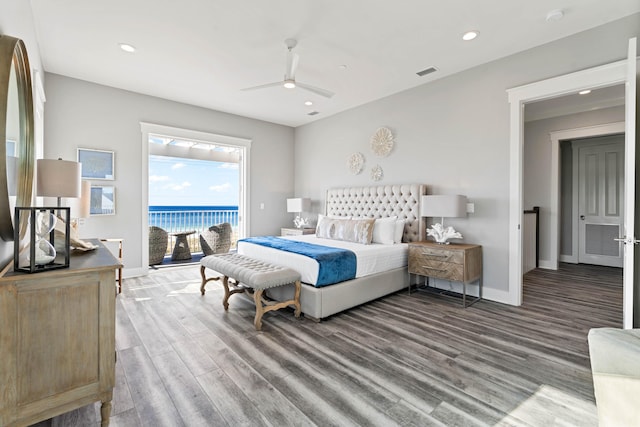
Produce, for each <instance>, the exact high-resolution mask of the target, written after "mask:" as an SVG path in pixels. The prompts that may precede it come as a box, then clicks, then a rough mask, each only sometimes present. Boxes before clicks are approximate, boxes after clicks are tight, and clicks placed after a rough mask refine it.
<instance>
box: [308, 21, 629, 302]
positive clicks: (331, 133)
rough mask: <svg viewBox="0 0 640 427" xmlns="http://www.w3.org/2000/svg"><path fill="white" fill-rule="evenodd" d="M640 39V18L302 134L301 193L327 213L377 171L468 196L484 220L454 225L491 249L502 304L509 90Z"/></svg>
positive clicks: (491, 270)
mask: <svg viewBox="0 0 640 427" xmlns="http://www.w3.org/2000/svg"><path fill="white" fill-rule="evenodd" d="M639 32H640V15H633V16H631V17H628V18H625V19H622V20H619V21H616V22H614V23H611V24H607V25H604V26H601V27H598V28H596V29H592V30H589V31H586V32H584V33H580V34H577V35H574V36H571V37H568V38H565V39H562V40H559V41H556V42H553V43H550V44H547V45H544V46H541V47H538V48H535V49H531V50H528V51H525V52H521V53H518V54H516V55H512V56H509V57H507V58H504V59H501V60H498V61H494V62H491V63H488V64H485V65H481V66H479V67H476V68H473V69H471V70H468V71H465V72H462V73H459V74H457V75H454V76H451V77H448V78H443V79H441V80H437V81H435V82H432V83H429V84H425V85H423V86H420V87H417V88H414V89H411V90H407V91H405V92H401V93H398V94H395V95H392V96H389V97H387V98H384V99H381V100H378V101H375V102H372V103H370V104H366V105H363V106H361V107H358V108H354V109H352V110H349V111H346V112H343V113H341V114H338V115H335V116H332V117H328V118H326V119H323V120H320V121H318V122H314V123H311V124H309V125H305V126H302V127H299V128H296V132H295V136H296V138H295V139H296V151H295V162H296V171H295V183H296V188H295V190H296V194H300V195H304V196H308V197H311V198H313V199H314V200H315V201H316V206H315V207H316V209H317V210H318V211H320V210H321V205H322V203H323V202H324V192H325V190H326V189H327V188H329V187H334V186H343V185H369V184H372V181H371V180H370V178H369V174H368V171H369V170H370V169H371V167H372V166H373V165H374V164H376V163H378V164H380V165H381V166H382V168H383V169H384V178H383V180H382V181H381V183H402V182H422V183H425V184H428V185H429V186H430V191H431V193H433V194H465V195H467V196H468V197H469V199H470V201H472V202H475V209H476V213H475V214H471V215H469V216H468V218H465V219H455V220H454V219H452V220H449V221H448V224H451V225H454V226H455V227H456V229H458V230H459V231H460V232H462V234H463V235H464V241H466V242H473V243H478V244H481V245H483V251H484V252H483V254H484V284H485V289H486V290H487V292H486V295H487V296H489V295H492V296H493V297H494V298H496V299H499V298H500V296H501V295H502V296H504V295H505V293H506V292H507V291H508V286H509V284H508V269H509V265H508V256H509V242H508V238H509V234H508V231H509V230H508V226H509V203H508V202H509V103H508V99H507V93H506V90H507V89H509V88H512V87H517V86H520V85H524V84H527V83H531V82H535V81H539V80H543V79H546V78H550V77H554V76H559V75H563V74H566V73H570V72H573V71H577V70H582V69H585V68H589V67H593V66H596V65H601V64H604V63H608V62H613V61H618V60H621V59H624V58H625V57H626V50H627V44H628V39H629V38H631V37H633V36H636V35H638V33H639ZM435 65H436V66H437V64H435ZM338 95H339V94H338ZM380 126H387V127H389V128H390V129H392V130H393V132H394V134H395V137H396V146H395V148H394V150H393V151H392V153H391V154H390V155H389V156H388V157H386V158H382V159H379V158H375V157H374V155H373V154H372V152H371V150H370V149H369V145H368V144H369V138H370V136H371V135H372V134H373V132H374V131H375V130H376V129H377V128H378V127H380ZM355 151H360V152H362V153H363V154H365V157H366V168H365V172H363V173H362V174H361V175H356V176H353V175H350V174H349V172H348V171H347V168H346V159H347V157H348V156H349V155H350V154H351V153H352V152H355Z"/></svg>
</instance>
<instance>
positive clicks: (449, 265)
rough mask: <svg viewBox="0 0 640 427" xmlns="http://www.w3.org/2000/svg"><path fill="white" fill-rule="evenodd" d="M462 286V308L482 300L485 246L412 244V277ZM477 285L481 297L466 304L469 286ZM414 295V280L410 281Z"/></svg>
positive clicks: (410, 252)
mask: <svg viewBox="0 0 640 427" xmlns="http://www.w3.org/2000/svg"><path fill="white" fill-rule="evenodd" d="M411 274H417V275H419V276H425V277H427V285H428V283H429V282H428V278H434V279H444V280H451V281H454V282H462V306H463V307H465V308H466V307H469V306H470V305H471V304H473V303H475V302H477V301H479V300H480V299H481V298H482V246H479V245H469V244H463V243H451V244H449V245H441V244H438V243H435V242H427V241H424V242H413V243H409V275H411ZM475 281H477V282H478V296H477V297H474V299H473V300H472V301H471V302H470V303H469V304H467V284H469V283H471V282H475ZM409 293H411V280H409Z"/></svg>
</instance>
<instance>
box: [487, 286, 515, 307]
mask: <svg viewBox="0 0 640 427" xmlns="http://www.w3.org/2000/svg"><path fill="white" fill-rule="evenodd" d="M482 299H484V300H488V301H495V302H500V303H502V304H511V305H513V304H512V303H511V295H510V293H509V291H503V290H499V289H494V288H487V287H485V284H484V283H483V284H482Z"/></svg>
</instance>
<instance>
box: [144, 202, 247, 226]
mask: <svg viewBox="0 0 640 427" xmlns="http://www.w3.org/2000/svg"><path fill="white" fill-rule="evenodd" d="M222 222H228V223H230V224H231V226H232V227H234V228H235V227H237V226H238V207H237V206H149V225H150V226H152V225H155V226H156V227H160V228H163V229H165V230H166V231H168V232H176V231H186V230H204V229H206V228H208V227H210V226H212V225H215V224H220V223H222Z"/></svg>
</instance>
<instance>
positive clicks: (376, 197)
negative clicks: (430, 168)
mask: <svg viewBox="0 0 640 427" xmlns="http://www.w3.org/2000/svg"><path fill="white" fill-rule="evenodd" d="M425 194H427V186H426V185H424V184H401V185H376V186H371V187H345V188H331V189H329V190H327V201H326V209H325V212H326V214H327V215H334V216H352V217H367V218H384V217H389V216H393V215H397V216H398V218H399V219H406V220H407V222H406V224H405V226H404V236H403V238H402V241H403V242H416V241H420V240H424V239H425V229H426V219H425V218H423V217H421V216H420V197H421V196H423V195H425Z"/></svg>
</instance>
